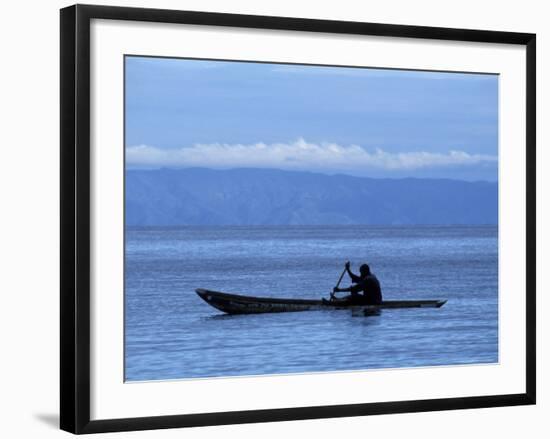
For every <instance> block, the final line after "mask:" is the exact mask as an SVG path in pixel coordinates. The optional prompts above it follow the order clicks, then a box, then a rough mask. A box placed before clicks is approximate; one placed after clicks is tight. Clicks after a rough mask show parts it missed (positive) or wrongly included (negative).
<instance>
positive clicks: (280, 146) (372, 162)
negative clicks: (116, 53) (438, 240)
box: [126, 138, 498, 172]
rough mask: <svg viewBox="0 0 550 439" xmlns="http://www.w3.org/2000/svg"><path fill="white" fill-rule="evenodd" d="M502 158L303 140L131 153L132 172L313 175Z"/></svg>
mask: <svg viewBox="0 0 550 439" xmlns="http://www.w3.org/2000/svg"><path fill="white" fill-rule="evenodd" d="M497 161H498V158H497V157H496V156H492V155H485V154H469V153H467V152H464V151H448V152H446V153H434V152H426V151H412V152H398V153H392V152H387V151H384V150H382V149H380V148H377V149H375V150H373V151H368V150H366V149H364V148H362V147H361V146H359V145H347V146H346V145H339V144H336V143H308V142H306V141H305V140H304V139H301V138H300V139H298V140H296V141H295V142H290V143H272V144H266V143H254V144H248V145H243V144H224V143H211V144H195V145H193V146H190V147H184V148H177V149H163V148H157V147H154V146H148V145H138V146H130V147H128V148H127V149H126V163H127V164H128V165H129V166H131V167H149V168H158V167H174V168H178V167H179V168H181V167H209V168H225V169H227V168H245V167H247V168H278V169H287V170H309V171H320V172H323V171H338V170H345V171H360V170H365V169H379V170H386V171H413V170H419V169H427V168H444V167H455V166H473V165H483V164H496V163H497Z"/></svg>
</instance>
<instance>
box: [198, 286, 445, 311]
mask: <svg viewBox="0 0 550 439" xmlns="http://www.w3.org/2000/svg"><path fill="white" fill-rule="evenodd" d="M196 291H197V294H198V295H199V296H200V297H201V298H202V299H203V300H204V301H205V302H206V303H208V304H209V305H211V306H213V307H214V308H217V309H219V310H220V311H223V312H226V313H228V314H258V313H268V312H291V311H318V310H327V309H347V308H364V307H365V305H354V306H351V305H346V304H345V303H342V302H341V301H338V300H335V301H330V300H306V299H275V298H271V297H251V296H241V295H238V294H228V293H220V292H218V291H211V290H205V289H202V288H199V289H197V290H196ZM445 302H446V300H385V301H384V302H382V303H381V304H380V305H368V307H369V308H377V309H386V308H439V307H441V306H443V305H444V304H445Z"/></svg>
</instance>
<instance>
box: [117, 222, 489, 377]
mask: <svg viewBox="0 0 550 439" xmlns="http://www.w3.org/2000/svg"><path fill="white" fill-rule="evenodd" d="M497 237H498V230H497V228H496V227H492V226H484V227H477V226H476V227H464V226H463V227H372V226H335V227H333V226H329V227H323V226H315V227H308V226H296V227H292V226H274V227H273V226H254V227H181V228H135V229H132V228H131V229H127V233H126V290H125V351H126V352H125V355H126V358H125V364H126V367H125V373H126V380H129V381H132V380H160V379H176V378H195V377H217V376H237V375H261V374H276V373H297V372H314V371H338V370H358V369H371V368H395V367H415V366H433V365H457V364H472V363H494V362H497V361H498V243H497V242H498V240H497ZM348 259H349V260H351V261H352V264H353V265H352V269H353V271H355V272H357V271H358V266H359V264H360V263H362V262H364V261H365V262H368V263H369V264H370V265H371V269H372V270H373V272H374V273H375V274H376V275H377V276H378V278H379V280H380V282H381V284H382V293H383V295H384V299H387V300H401V299H447V300H448V302H447V304H446V305H445V306H444V307H443V308H440V309H403V310H384V311H382V312H381V314H380V315H379V316H368V317H364V316H360V315H359V314H358V313H355V314H354V313H352V312H351V311H349V310H347V311H321V312H300V313H281V314H263V315H244V316H228V315H224V314H222V313H221V312H220V311H218V310H216V309H214V308H212V307H210V306H209V305H207V304H206V303H205V302H203V301H202V300H201V299H200V298H199V297H198V296H197V295H196V294H195V292H194V290H195V288H199V287H202V288H209V289H213V290H220V291H226V292H234V293H242V294H247V295H256V296H273V297H292V298H314V299H315V298H320V297H328V295H329V292H330V291H331V289H332V287H333V286H334V285H335V283H336V281H337V279H338V277H339V275H340V272H341V270H342V266H343V263H344V261H346V260H348ZM348 284H349V282H348V280H347V279H346V278H345V281H343V283H342V285H345V286H347V285H348Z"/></svg>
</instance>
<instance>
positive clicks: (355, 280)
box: [346, 261, 361, 288]
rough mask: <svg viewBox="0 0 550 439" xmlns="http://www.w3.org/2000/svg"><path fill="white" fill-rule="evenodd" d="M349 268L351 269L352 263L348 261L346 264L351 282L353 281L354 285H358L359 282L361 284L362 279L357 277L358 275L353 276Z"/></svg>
mask: <svg viewBox="0 0 550 439" xmlns="http://www.w3.org/2000/svg"><path fill="white" fill-rule="evenodd" d="M349 267H350V263H349V261H348V262H346V271H347V272H348V275H349V277H350V278H351V281H352V282H353V283H354V284H356V283H358V282H361V277H360V276H357V275H356V274H353V273H352V272H351V270H350V268H349ZM350 288H351V287H350Z"/></svg>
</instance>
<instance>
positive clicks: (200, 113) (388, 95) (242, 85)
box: [125, 56, 498, 181]
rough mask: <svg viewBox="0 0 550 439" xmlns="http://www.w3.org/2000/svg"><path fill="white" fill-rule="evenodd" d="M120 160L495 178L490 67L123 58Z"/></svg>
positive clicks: (494, 82) (494, 90)
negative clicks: (477, 70)
mask: <svg viewBox="0 0 550 439" xmlns="http://www.w3.org/2000/svg"><path fill="white" fill-rule="evenodd" d="M125 63H126V65H125V98H126V102H125V143H126V144H125V148H126V166H127V167H128V168H129V169H132V168H153V169H154V168H161V167H168V168H187V167H207V168H214V169H229V168H242V167H246V168H251V167H252V168H276V169H286V170H300V171H311V172H321V173H326V174H348V175H354V176H365V177H376V178H402V177H417V178H451V179H461V180H489V181H497V179H498V76H497V75H489V74H467V73H451V72H445V73H443V72H420V71H406V70H385V69H371V68H353V67H321V66H308V65H285V64H272V63H254V62H232V61H203V60H188V59H175V58H144V57H134V56H131V57H126V60H125Z"/></svg>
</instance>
